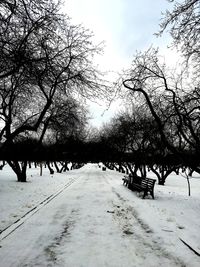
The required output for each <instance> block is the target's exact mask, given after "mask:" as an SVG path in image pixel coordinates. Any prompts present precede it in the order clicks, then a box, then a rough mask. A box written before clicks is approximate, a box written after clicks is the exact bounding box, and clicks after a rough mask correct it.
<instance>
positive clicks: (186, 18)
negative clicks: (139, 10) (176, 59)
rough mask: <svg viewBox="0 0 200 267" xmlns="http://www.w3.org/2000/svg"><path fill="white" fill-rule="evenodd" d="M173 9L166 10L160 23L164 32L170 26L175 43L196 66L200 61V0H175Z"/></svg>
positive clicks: (171, 0) (173, 0) (172, 0)
mask: <svg viewBox="0 0 200 267" xmlns="http://www.w3.org/2000/svg"><path fill="white" fill-rule="evenodd" d="M168 1H169V2H173V3H174V6H173V9H172V11H168V10H167V11H166V12H165V14H164V17H163V20H162V23H161V25H160V27H161V30H160V32H159V34H162V33H163V32H164V31H165V30H166V29H168V28H169V32H170V34H171V36H172V38H173V44H174V45H175V46H176V47H177V48H178V49H180V50H181V52H182V53H183V55H184V56H185V57H186V59H187V61H188V60H189V59H192V61H193V62H195V65H196V67H198V66H199V63H200V59H199V58H200V57H199V55H200V43H199V38H200V31H199V27H200V20H199V16H200V1H199V0H185V1H181V2H180V1H179V2H178V1H175V0H168Z"/></svg>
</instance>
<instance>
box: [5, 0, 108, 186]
mask: <svg viewBox="0 0 200 267" xmlns="http://www.w3.org/2000/svg"><path fill="white" fill-rule="evenodd" d="M59 9H60V4H59V2H54V1H53V0H52V1H45V0H42V1H36V0H19V1H15V0H7V1H1V2H0V10H1V12H0V14H1V15H0V62H1V63H0V119H1V125H2V126H1V131H0V140H1V142H2V143H3V146H4V147H5V146H7V147H8V146H11V145H12V143H13V142H14V141H15V139H16V138H17V136H19V135H21V134H25V133H33V132H37V131H38V130H39V129H40V126H41V124H42V123H43V122H44V121H45V119H47V117H48V116H47V113H48V111H49V110H50V108H51V107H52V105H53V104H55V103H54V100H55V99H59V98H62V97H63V95H65V96H69V95H71V94H75V93H76V94H77V93H79V94H81V95H82V96H84V97H91V96H95V95H98V94H99V93H100V90H104V89H105V86H104V84H103V82H102V80H101V79H100V76H99V72H98V71H97V70H96V68H95V67H94V66H93V63H92V59H93V56H94V54H96V53H98V52H99V51H100V50H101V48H100V47H98V46H95V45H93V44H92V40H91V38H92V34H91V33H90V32H89V31H88V30H86V29H84V28H82V27H81V26H76V25H72V24H71V22H70V20H69V18H68V17H66V16H65V15H62V14H61V13H60V10H59ZM9 164H10V166H11V167H12V168H13V170H14V171H15V173H16V174H17V176H18V180H19V181H26V175H25V174H24V172H23V174H22V172H21V170H22V169H25V167H26V163H23V166H20V164H19V163H18V162H17V161H11V160H10V161H9Z"/></svg>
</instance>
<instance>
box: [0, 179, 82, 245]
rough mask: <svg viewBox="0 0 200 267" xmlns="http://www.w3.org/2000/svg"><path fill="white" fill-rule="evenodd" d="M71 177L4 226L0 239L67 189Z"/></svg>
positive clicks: (73, 180) (72, 181)
mask: <svg viewBox="0 0 200 267" xmlns="http://www.w3.org/2000/svg"><path fill="white" fill-rule="evenodd" d="M78 178H79V177H77V178H74V179H71V180H70V181H69V182H67V184H65V185H64V186H63V187H62V188H61V189H59V190H58V191H57V192H56V193H54V194H51V195H50V196H48V197H47V198H45V199H44V200H42V201H41V202H40V203H39V204H38V205H36V206H35V207H33V208H32V209H31V210H29V211H28V212H26V213H25V214H24V215H23V216H22V217H21V218H19V219H17V220H16V221H15V222H14V223H12V224H10V225H9V226H7V227H6V228H4V229H3V230H2V231H1V232H0V241H1V240H3V239H5V238H6V237H8V236H9V235H10V234H12V233H13V232H14V231H16V230H17V229H18V228H19V227H20V226H21V225H23V224H24V222H25V221H27V220H28V219H29V218H30V217H32V216H33V215H34V214H35V213H37V212H38V211H39V210H40V209H41V208H43V207H44V206H46V205H47V204H48V203H49V202H50V201H52V200H53V199H54V198H56V197H57V196H58V195H60V194H61V193H62V192H63V191H64V190H65V189H67V188H68V187H69V186H70V185H72V184H73V183H74V182H75V181H76V180H77V179H78Z"/></svg>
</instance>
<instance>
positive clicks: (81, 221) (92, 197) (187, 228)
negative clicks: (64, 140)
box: [0, 164, 200, 267]
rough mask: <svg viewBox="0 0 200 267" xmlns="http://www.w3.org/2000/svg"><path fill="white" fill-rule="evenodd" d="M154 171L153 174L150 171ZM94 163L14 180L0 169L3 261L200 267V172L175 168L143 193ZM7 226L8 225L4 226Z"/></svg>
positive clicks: (4, 265) (1, 266)
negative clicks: (151, 192)
mask: <svg viewBox="0 0 200 267" xmlns="http://www.w3.org/2000/svg"><path fill="white" fill-rule="evenodd" d="M148 176H149V177H154V178H155V176H154V175H153V174H151V173H149V174H148ZM122 177H123V174H121V173H117V172H115V171H111V170H107V171H105V172H103V171H102V170H101V168H99V167H98V166H97V165H96V164H87V165H85V166H84V167H83V168H81V169H79V170H73V171H69V172H66V173H63V174H54V175H49V172H48V170H47V169H44V170H43V176H42V177H40V176H39V168H38V169H36V168H32V169H29V170H28V182H27V183H25V184H24V183H18V182H16V177H15V175H14V174H13V173H12V172H11V170H10V169H9V167H8V166H5V168H4V169H3V171H0V230H1V234H0V267H8V266H18V267H22V266H63V267H65V266H67V267H81V266H83V267H90V266H91V267H94V266H95V267H96V266H99V267H100V266H108V267H109V266H111V267H118V266H119V267H126V266H129V267H132V266H136V267H137V266H144V267H149V266H152V267H157V266H160V265H161V264H162V266H164V267H168V266H169V267H171V266H172V267H173V266H187V267H198V266H200V257H199V256H198V255H196V254H195V253H194V252H193V251H192V250H191V249H190V248H188V246H187V245H186V244H184V243H183V242H182V241H181V240H183V241H184V242H185V243H187V244H188V245H189V246H190V247H191V248H193V249H194V250H195V251H196V252H197V253H199V254H200V212H199V211H200V177H198V176H197V175H196V176H195V175H194V178H192V179H191V194H192V196H191V197H188V196H187V194H188V192H187V181H186V180H185V179H184V178H183V177H182V176H176V175H171V176H170V177H169V178H168V179H167V181H166V185H165V186H159V185H157V184H156V186H155V200H152V199H151V198H150V197H149V198H147V199H145V200H143V199H141V198H140V197H139V196H138V195H137V194H136V193H135V192H132V191H130V190H128V189H127V188H126V187H124V186H123V185H122V180H121V179H122ZM6 228H7V229H6Z"/></svg>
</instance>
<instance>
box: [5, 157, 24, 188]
mask: <svg viewBox="0 0 200 267" xmlns="http://www.w3.org/2000/svg"><path fill="white" fill-rule="evenodd" d="M8 164H9V165H10V167H11V168H12V170H13V171H14V172H15V174H16V175H17V181H18V182H22V183H25V182H26V178H27V177H26V170H27V164H28V162H27V160H25V161H22V162H21V164H20V163H19V161H15V160H13V161H12V160H8Z"/></svg>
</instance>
